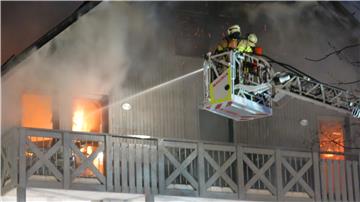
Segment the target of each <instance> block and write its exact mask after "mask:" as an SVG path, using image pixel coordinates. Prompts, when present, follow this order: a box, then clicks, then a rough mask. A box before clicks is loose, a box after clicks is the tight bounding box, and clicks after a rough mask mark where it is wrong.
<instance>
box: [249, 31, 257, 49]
mask: <svg viewBox="0 0 360 202" xmlns="http://www.w3.org/2000/svg"><path fill="white" fill-rule="evenodd" d="M248 41H249V44H250V46H251V47H255V44H256V43H257V41H258V39H257V36H256V34H254V33H252V34H249V36H248Z"/></svg>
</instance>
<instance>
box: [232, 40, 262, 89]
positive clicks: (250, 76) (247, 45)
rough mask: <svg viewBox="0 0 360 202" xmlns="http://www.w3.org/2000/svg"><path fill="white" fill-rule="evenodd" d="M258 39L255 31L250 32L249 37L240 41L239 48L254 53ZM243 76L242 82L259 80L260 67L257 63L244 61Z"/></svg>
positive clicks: (243, 51) (241, 51)
mask: <svg viewBox="0 0 360 202" xmlns="http://www.w3.org/2000/svg"><path fill="white" fill-rule="evenodd" d="M257 41H258V39H257V36H256V35H255V34H254V33H251V34H248V36H247V39H243V40H241V41H240V42H239V44H238V46H237V50H238V51H239V52H240V53H253V52H254V48H255V46H256V43H257ZM242 72H243V78H245V80H242V81H241V83H244V84H246V83H247V82H248V81H249V80H255V81H259V75H258V72H259V70H258V67H257V65H256V64H253V63H249V62H246V61H245V62H244V65H243V67H242Z"/></svg>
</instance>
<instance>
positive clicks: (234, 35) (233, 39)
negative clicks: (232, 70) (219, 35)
mask: <svg viewBox="0 0 360 202" xmlns="http://www.w3.org/2000/svg"><path fill="white" fill-rule="evenodd" d="M240 40H241V30H240V26H239V25H232V26H230V27H229V28H228V29H227V30H226V37H224V38H223V39H222V40H221V41H220V43H219V44H218V45H217V47H216V50H215V52H214V54H220V53H223V52H227V51H230V50H236V48H237V46H238V45H239V42H240ZM210 56H211V52H209V53H208V54H206V56H205V58H206V59H209V58H210ZM217 59H220V60H226V61H228V60H229V58H228V57H227V56H224V57H222V58H217ZM226 68H227V67H226V66H224V65H223V64H221V63H217V64H216V70H217V72H218V74H219V75H220V74H222V73H223V72H224V71H225V70H226ZM213 79H215V76H214V75H212V80H213Z"/></svg>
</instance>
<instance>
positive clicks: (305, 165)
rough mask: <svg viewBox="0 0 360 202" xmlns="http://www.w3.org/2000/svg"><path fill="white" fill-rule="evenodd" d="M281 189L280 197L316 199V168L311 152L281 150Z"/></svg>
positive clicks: (286, 198)
mask: <svg viewBox="0 0 360 202" xmlns="http://www.w3.org/2000/svg"><path fill="white" fill-rule="evenodd" d="M279 156H280V159H279V161H280V162H279V164H281V168H282V169H281V180H282V181H281V184H282V187H281V190H279V193H280V194H279V195H280V196H279V197H280V198H282V199H285V200H290V199H297V200H300V199H309V200H315V189H314V169H313V160H312V155H311V153H309V152H294V151H281V154H280V155H279Z"/></svg>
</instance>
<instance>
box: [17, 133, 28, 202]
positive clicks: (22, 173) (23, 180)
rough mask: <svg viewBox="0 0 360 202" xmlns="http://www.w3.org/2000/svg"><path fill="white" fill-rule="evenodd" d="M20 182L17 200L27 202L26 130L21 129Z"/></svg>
mask: <svg viewBox="0 0 360 202" xmlns="http://www.w3.org/2000/svg"><path fill="white" fill-rule="evenodd" d="M19 138H20V139H19V184H18V186H17V189H16V200H17V202H26V157H25V151H26V131H25V129H20V136H19Z"/></svg>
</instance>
